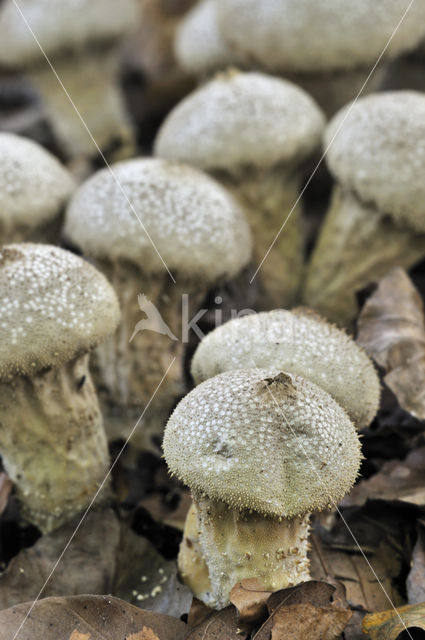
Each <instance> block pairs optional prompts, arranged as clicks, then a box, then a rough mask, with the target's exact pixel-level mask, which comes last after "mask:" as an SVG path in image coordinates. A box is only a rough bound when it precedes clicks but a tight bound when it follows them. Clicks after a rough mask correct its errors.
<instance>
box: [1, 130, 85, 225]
mask: <svg viewBox="0 0 425 640" xmlns="http://www.w3.org/2000/svg"><path fill="white" fill-rule="evenodd" d="M74 186H75V185H74V181H73V179H72V177H71V174H70V173H69V172H68V171H67V170H66V169H65V167H63V166H62V165H61V164H60V163H59V162H58V161H57V160H56V158H55V157H54V156H52V155H51V154H50V153H48V152H47V151H46V150H45V149H43V147H41V146H40V145H38V144H37V143H35V142H33V141H32V140H28V139H27V138H21V137H20V136H16V135H14V134H12V133H0V220H1V221H2V222H3V223H4V224H5V225H6V226H8V227H13V226H14V225H22V224H24V225H25V226H27V227H29V228H36V227H38V226H39V225H41V224H43V223H45V222H48V221H49V220H51V219H53V218H54V217H55V216H56V215H57V214H58V213H59V212H60V210H61V209H62V207H63V206H64V205H65V202H66V201H67V200H68V198H69V197H70V195H71V193H72V191H73V190H74Z"/></svg>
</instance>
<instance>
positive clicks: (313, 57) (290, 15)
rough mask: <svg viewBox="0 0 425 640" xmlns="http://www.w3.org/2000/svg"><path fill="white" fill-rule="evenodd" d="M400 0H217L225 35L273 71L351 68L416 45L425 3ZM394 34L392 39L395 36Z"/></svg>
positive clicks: (250, 58)
mask: <svg viewBox="0 0 425 640" xmlns="http://www.w3.org/2000/svg"><path fill="white" fill-rule="evenodd" d="M406 8H407V3H400V1H399V0H379V2H370V0H356V2H341V0H320V2H318V1H317V0H261V2H258V0H217V12H218V20H219V25H220V30H221V33H222V36H223V39H224V40H225V41H226V42H227V43H228V45H229V47H231V48H234V49H235V50H236V51H238V53H239V55H240V56H241V57H242V56H243V57H244V59H245V60H246V61H247V62H250V63H251V64H252V62H253V61H256V62H257V63H260V64H261V65H262V66H263V67H264V68H266V69H268V70H274V71H289V72H315V71H319V72H320V71H333V70H344V69H352V68H355V67H361V66H366V65H372V64H374V63H375V62H376V60H377V58H378V56H380V55H381V54H382V52H383V51H384V48H385V46H386V45H388V48H387V49H386V50H385V52H384V55H385V56H386V57H394V56H396V55H398V54H399V53H401V52H403V51H408V50H410V49H414V47H415V46H416V45H417V44H418V42H419V41H420V39H421V38H422V37H423V32H424V29H423V25H424V22H425V2H424V1H423V0H419V1H417V2H414V3H413V4H412V6H411V7H410V9H409V11H408V12H407V14H406V16H405V18H404V20H403V23H402V25H401V26H400V28H399V29H398V30H397V32H396V33H395V34H394V29H395V28H396V26H397V24H398V22H399V21H400V20H401V18H402V16H403V13H404V11H405V9H406ZM391 36H393V38H392V39H391V40H390V38H391Z"/></svg>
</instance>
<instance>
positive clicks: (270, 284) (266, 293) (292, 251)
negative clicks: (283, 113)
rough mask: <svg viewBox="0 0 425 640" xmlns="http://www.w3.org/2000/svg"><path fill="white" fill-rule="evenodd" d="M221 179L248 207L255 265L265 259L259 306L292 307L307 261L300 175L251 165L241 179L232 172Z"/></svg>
mask: <svg viewBox="0 0 425 640" xmlns="http://www.w3.org/2000/svg"><path fill="white" fill-rule="evenodd" d="M216 177H217V178H218V179H219V180H220V181H221V182H222V183H223V184H224V185H225V186H226V187H227V188H228V189H229V190H230V191H231V192H232V193H233V195H234V196H235V197H236V198H237V199H238V200H239V202H240V203H241V205H242V207H243V208H244V210H245V214H246V217H247V219H248V222H249V224H250V226H251V230H252V237H253V243H254V246H253V267H254V269H257V267H259V265H260V263H261V261H262V260H263V259H264V258H265V260H264V262H263V263H262V265H261V268H260V271H259V272H258V275H257V276H256V277H257V278H258V279H259V280H260V295H259V300H258V303H257V305H256V307H257V308H258V309H259V310H270V309H278V308H282V307H284V308H287V307H291V306H292V305H293V304H294V303H296V302H297V297H298V294H299V289H300V283H301V279H302V275H303V265H304V241H303V234H302V226H301V222H302V221H301V205H300V203H299V202H298V203H297V205H296V206H295V208H294V209H293V207H294V205H295V203H296V202H297V199H298V197H299V185H300V180H301V179H300V176H299V175H294V174H293V173H290V172H289V171H288V170H287V169H285V167H282V166H276V167H273V168H272V169H268V170H264V171H260V170H256V169H247V170H246V171H245V173H244V175H243V176H240V177H235V176H233V175H231V174H229V173H225V174H224V175H222V174H220V175H216ZM292 209H293V210H292ZM289 214H290V216H289V218H288V220H287V222H286V224H285V226H284V228H283V229H282V231H281V233H280V234H279V235H277V234H278V232H279V230H280V229H281V227H282V225H283V224H284V223H285V220H286V219H287V217H288V215H289ZM276 236H277V237H276ZM269 250H270V252H269ZM268 252H269V253H268ZM266 254H267V257H266Z"/></svg>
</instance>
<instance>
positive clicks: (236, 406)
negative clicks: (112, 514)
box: [163, 369, 361, 518]
mask: <svg viewBox="0 0 425 640" xmlns="http://www.w3.org/2000/svg"><path fill="white" fill-rule="evenodd" d="M163 449H164V453H165V459H166V461H167V464H168V466H169V469H170V471H171V472H172V473H173V474H176V475H177V476H178V477H179V478H180V480H182V482H184V483H185V484H187V485H188V486H189V487H190V488H191V489H192V490H193V491H195V492H196V493H197V494H201V495H202V494H204V495H206V496H207V497H208V498H210V499H213V500H220V501H222V502H224V503H226V504H227V505H229V506H230V507H231V508H234V509H237V510H250V509H252V510H253V511H256V512H259V513H262V514H263V515H265V516H274V517H279V516H282V517H286V518H291V517H294V516H299V515H303V514H306V513H309V512H312V511H320V510H323V509H326V508H330V507H332V506H333V505H334V504H335V503H336V502H338V501H339V500H340V499H341V498H342V497H343V496H344V495H345V494H346V493H347V492H348V491H349V489H350V488H351V486H352V485H353V483H354V481H355V479H356V476H357V473H358V469H359V464H360V458H361V454H360V443H359V439H358V436H357V433H356V430H355V427H354V425H353V423H352V422H351V420H350V419H349V417H348V416H347V414H346V413H345V411H344V410H343V409H342V408H341V407H340V406H339V404H337V403H336V402H335V400H333V398H332V397H331V396H330V395H329V394H328V393H326V391H323V389H321V388H320V387H318V386H316V385H315V384H313V383H312V382H310V381H308V380H305V379H303V378H301V377H300V376H296V375H290V374H285V373H282V372H279V371H278V370H270V369H250V370H240V371H228V372H226V373H222V374H220V375H218V376H215V377H214V378H210V379H209V380H206V381H205V382H203V383H202V384H200V385H199V386H198V387H196V388H195V389H194V390H193V391H191V392H190V393H189V394H188V395H187V396H186V397H185V398H183V400H182V401H181V402H180V403H179V404H178V405H177V407H176V409H175V410H174V412H173V414H172V415H171V417H170V419H169V421H168V424H167V427H166V430H165V435H164V443H163Z"/></svg>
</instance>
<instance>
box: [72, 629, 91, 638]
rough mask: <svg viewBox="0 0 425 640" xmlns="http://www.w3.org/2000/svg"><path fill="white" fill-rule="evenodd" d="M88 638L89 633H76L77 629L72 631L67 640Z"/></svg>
mask: <svg viewBox="0 0 425 640" xmlns="http://www.w3.org/2000/svg"><path fill="white" fill-rule="evenodd" d="M90 638H91V633H80V632H79V631H77V629H74V631H73V632H72V633H71V635H70V636H69V640H90Z"/></svg>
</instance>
